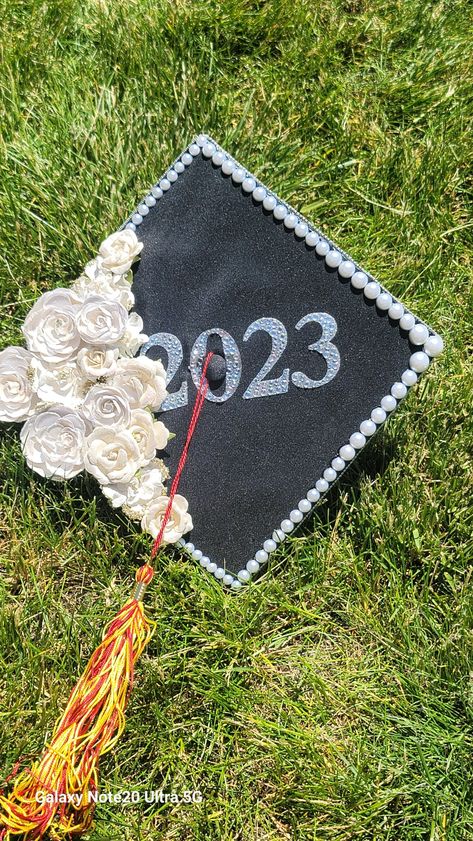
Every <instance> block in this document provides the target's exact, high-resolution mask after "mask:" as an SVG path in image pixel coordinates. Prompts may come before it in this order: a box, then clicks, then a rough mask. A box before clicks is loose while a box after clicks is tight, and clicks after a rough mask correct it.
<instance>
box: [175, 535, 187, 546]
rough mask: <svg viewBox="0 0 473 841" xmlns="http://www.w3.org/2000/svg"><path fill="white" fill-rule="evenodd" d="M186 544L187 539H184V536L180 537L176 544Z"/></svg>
mask: <svg viewBox="0 0 473 841" xmlns="http://www.w3.org/2000/svg"><path fill="white" fill-rule="evenodd" d="M185 545H186V541H185V540H184V538H183V537H180V538H179V540H178V541H176V546H185Z"/></svg>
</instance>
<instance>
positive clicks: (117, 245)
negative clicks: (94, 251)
mask: <svg viewBox="0 0 473 841" xmlns="http://www.w3.org/2000/svg"><path fill="white" fill-rule="evenodd" d="M142 248H143V243H142V242H139V241H138V237H137V236H136V234H135V232H134V231H131V230H130V229H129V228H127V229H126V230H124V231H116V233H114V234H111V235H110V236H109V237H107V239H104V241H103V242H102V244H101V246H100V248H99V255H100V257H102V267H103V268H104V269H108V270H109V271H111V272H115V273H116V274H124V273H125V272H127V271H129V269H130V268H131V264H132V263H133V261H134V260H135V259H136V257H137V256H138V254H139V253H140V252H141V249H142Z"/></svg>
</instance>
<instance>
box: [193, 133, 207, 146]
mask: <svg viewBox="0 0 473 841" xmlns="http://www.w3.org/2000/svg"><path fill="white" fill-rule="evenodd" d="M195 142H196V143H197V146H203V145H204V143H207V138H206V136H205V134H199V136H198V137H196V139H195Z"/></svg>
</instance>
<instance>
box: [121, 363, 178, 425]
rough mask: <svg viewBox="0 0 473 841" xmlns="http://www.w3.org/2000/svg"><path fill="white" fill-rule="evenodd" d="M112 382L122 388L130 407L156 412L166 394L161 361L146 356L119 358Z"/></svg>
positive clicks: (164, 373) (164, 375)
mask: <svg viewBox="0 0 473 841" xmlns="http://www.w3.org/2000/svg"><path fill="white" fill-rule="evenodd" d="M112 384H113V385H117V386H118V387H119V388H123V390H124V391H125V392H126V394H127V395H128V400H129V403H130V406H131V408H132V409H151V410H152V411H153V412H156V411H157V410H158V409H159V407H160V405H161V403H162V402H163V400H164V398H165V397H166V395H167V391H166V372H165V370H164V366H163V363H162V362H160V360H154V359H149V358H148V357H147V356H138V357H137V358H136V359H119V360H118V362H117V371H116V373H115V374H114V376H113V378H112Z"/></svg>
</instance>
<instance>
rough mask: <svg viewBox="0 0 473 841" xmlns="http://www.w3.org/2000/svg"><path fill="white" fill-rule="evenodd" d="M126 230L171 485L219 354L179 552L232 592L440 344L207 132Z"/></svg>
mask: <svg viewBox="0 0 473 841" xmlns="http://www.w3.org/2000/svg"><path fill="white" fill-rule="evenodd" d="M126 225H127V226H129V227H132V228H133V229H135V230H136V231H137V235H138V237H139V238H140V240H142V241H143V243H144V248H143V251H142V255H141V260H140V262H139V264H138V265H137V267H136V269H135V277H134V287H133V291H134V294H135V298H136V310H137V311H138V313H139V314H140V315H141V316H142V318H143V321H144V330H145V332H146V333H147V334H148V335H149V337H150V338H149V341H148V342H147V344H146V345H145V346H144V347H143V348H142V352H143V353H147V354H149V355H150V356H152V357H153V358H161V359H162V360H163V362H164V364H165V366H166V367H167V372H168V383H169V384H168V390H169V397H168V398H167V400H166V403H165V404H164V406H163V408H164V409H165V410H166V412H167V413H169V415H168V416H165V417H164V418H163V419H164V420H165V421H166V423H167V425H168V426H169V427H170V428H171V430H172V431H173V432H175V433H176V438H175V439H174V440H173V441H172V442H171V443H170V444H169V446H168V452H167V455H166V457H165V461H166V462H167V465H168V467H169V470H170V472H171V475H173V474H174V472H175V469H176V465H177V461H178V459H179V455H180V451H181V448H182V442H183V440H184V438H185V435H186V429H187V425H188V422H189V415H190V411H191V407H192V403H193V400H194V396H195V388H196V385H197V384H198V381H199V377H200V373H201V368H202V363H203V359H204V357H205V355H206V352H207V351H208V350H211V351H214V353H215V356H214V357H213V359H212V361H211V363H210V368H209V372H208V376H209V380H210V384H211V391H210V392H209V394H208V402H207V404H206V406H205V409H204V412H203V414H202V417H201V420H200V422H199V427H198V430H197V432H196V435H195V440H194V442H193V445H192V452H191V457H190V458H189V461H188V464H187V466H186V470H185V472H184V475H183V478H182V483H181V489H182V493H183V494H184V496H185V497H186V498H187V499H188V500H189V507H190V511H191V513H192V518H193V522H194V529H193V531H192V533H191V534H190V535H188V536H187V538H188V541H189V542H185V546H186V547H187V549H188V551H189V552H191V554H192V555H193V557H194V558H195V559H196V560H197V561H200V563H201V564H202V566H203V567H205V568H207V569H208V570H209V571H210V572H211V573H213V574H214V575H215V576H216V577H217V578H219V579H222V580H223V582H224V583H225V584H228V585H229V586H232V587H233V588H234V589H238V588H239V587H240V586H241V583H242V582H245V581H248V580H249V579H250V577H251V576H252V575H253V574H255V573H257V572H258V571H259V569H260V568H261V566H262V565H264V563H265V562H266V561H267V559H268V555H269V553H270V552H271V551H274V549H275V548H276V545H277V544H278V543H279V542H280V541H281V540H283V539H284V538H285V536H286V534H289V533H290V532H292V530H293V528H294V527H295V526H296V525H297V524H298V523H299V522H300V521H301V520H302V519H303V518H304V517H305V516H307V515H308V514H309V512H310V511H311V510H312V508H313V506H314V505H315V504H317V502H318V501H319V500H320V498H321V497H322V496H323V495H324V493H325V492H326V491H327V490H328V488H329V487H331V486H332V485H333V483H334V482H336V481H337V478H338V477H339V476H340V475H341V473H342V472H343V471H344V469H345V468H346V467H347V466H348V465H349V464H350V463H351V462H352V461H353V459H354V458H355V457H356V455H357V454H358V453H359V452H360V451H361V450H362V449H363V447H364V446H365V444H366V443H367V442H368V440H369V438H370V437H371V436H372V435H373V434H374V433H375V432H376V430H377V429H379V427H380V426H382V424H383V423H384V421H385V419H386V417H387V415H389V414H390V413H391V412H392V411H393V410H394V409H395V407H396V405H397V404H398V403H399V401H400V400H401V399H402V398H403V397H404V396H405V394H406V392H407V391H408V389H409V387H410V386H412V385H413V384H414V383H415V382H416V380H417V377H418V374H419V373H421V372H423V371H424V370H426V368H427V367H428V365H429V362H430V360H431V358H432V357H434V356H437V355H438V354H439V353H440V352H441V350H442V340H441V338H440V337H439V336H437V335H436V334H434V333H433V332H432V331H431V330H430V328H428V327H427V326H426V325H425V324H424V323H423V322H421V321H419V319H417V318H415V317H414V316H413V315H412V314H411V313H410V312H408V311H407V310H406V308H405V307H404V306H402V304H400V303H398V302H397V301H395V300H394V299H393V298H392V296H391V295H390V294H389V293H388V292H387V291H386V290H385V289H383V288H382V287H380V285H379V284H378V283H377V282H376V281H375V280H374V279H373V278H372V277H371V275H369V274H368V272H365V271H364V270H362V269H361V268H360V267H359V266H358V265H357V264H356V263H355V261H354V260H352V259H351V258H350V257H348V255H347V254H345V253H344V252H343V251H341V250H340V249H339V248H338V247H337V246H335V245H334V244H333V243H332V242H331V241H330V240H329V239H328V238H327V237H325V236H323V235H322V234H321V233H320V232H319V231H317V230H316V229H315V228H314V226H313V225H312V224H311V223H310V222H309V221H308V220H307V219H305V218H304V217H303V216H301V214H300V213H298V212H296V211H295V210H293V209H292V208H291V207H290V206H289V205H287V203H286V202H284V201H283V200H281V199H279V198H278V196H276V194H275V193H273V192H272V191H271V190H269V189H268V188H266V187H265V186H264V185H263V184H261V182H260V181H259V180H258V179H256V178H255V177H254V176H252V175H251V173H249V172H248V170H247V169H245V168H244V167H242V166H241V165H240V164H238V163H237V162H236V161H235V160H234V159H233V158H232V157H231V155H229V154H228V153H227V152H225V151H224V150H223V149H221V147H219V146H218V145H217V143H215V141H213V140H212V139H211V138H209V137H207V136H199V137H198V138H197V139H196V140H195V141H194V142H193V143H191V144H190V146H189V147H188V149H186V151H185V152H184V153H183V154H182V155H180V157H179V158H178V159H177V160H176V161H175V162H174V164H173V165H172V166H171V167H170V168H169V169H168V170H167V172H166V174H165V175H164V176H163V178H162V179H161V180H160V181H159V182H158V184H157V185H156V186H155V187H153V189H152V190H151V191H150V193H149V194H148V195H147V196H146V197H145V199H144V200H143V202H142V203H141V204H140V205H139V206H138V209H137V211H136V212H135V213H134V214H133V215H132V216H131V217H130V219H129V220H128V222H127V223H126ZM190 541H191V542H190ZM183 542H184V541H183Z"/></svg>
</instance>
